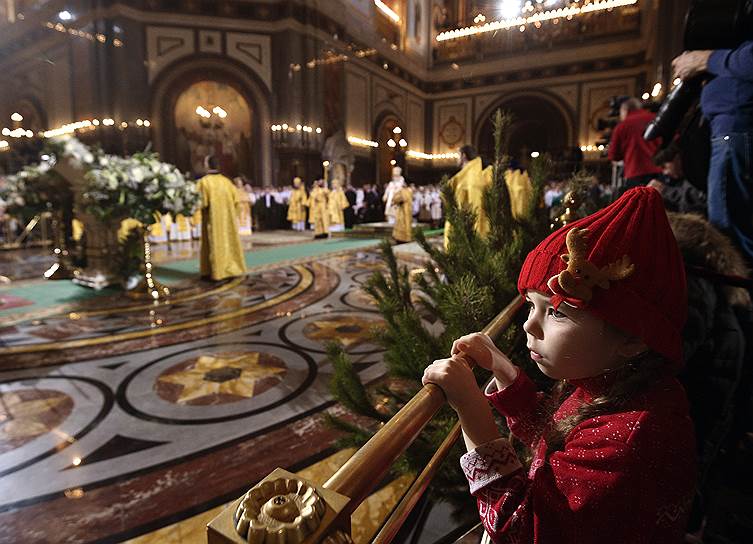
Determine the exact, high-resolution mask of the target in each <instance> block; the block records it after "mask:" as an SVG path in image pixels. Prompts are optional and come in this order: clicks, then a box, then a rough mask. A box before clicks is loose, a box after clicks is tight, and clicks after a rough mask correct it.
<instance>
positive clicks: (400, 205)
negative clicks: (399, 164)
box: [392, 182, 413, 242]
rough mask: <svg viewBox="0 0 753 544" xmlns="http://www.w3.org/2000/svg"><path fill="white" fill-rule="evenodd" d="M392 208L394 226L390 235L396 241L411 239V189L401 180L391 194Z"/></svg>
mask: <svg viewBox="0 0 753 544" xmlns="http://www.w3.org/2000/svg"><path fill="white" fill-rule="evenodd" d="M392 209H393V211H394V212H395V226H394V227H393V228H392V237H393V238H394V239H395V241H397V242H410V241H412V240H413V191H412V190H411V188H410V187H408V186H407V185H405V182H401V184H400V185H399V188H398V189H397V190H396V191H395V192H394V193H393V195H392Z"/></svg>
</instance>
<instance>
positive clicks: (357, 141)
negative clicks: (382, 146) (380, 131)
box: [348, 136, 379, 147]
mask: <svg viewBox="0 0 753 544" xmlns="http://www.w3.org/2000/svg"><path fill="white" fill-rule="evenodd" d="M348 142H350V143H351V144H352V145H356V146H360V147H379V144H378V143H377V142H375V141H373V140H366V139H364V138H358V137H357V136H348Z"/></svg>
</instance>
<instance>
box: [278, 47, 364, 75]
mask: <svg viewBox="0 0 753 544" xmlns="http://www.w3.org/2000/svg"><path fill="white" fill-rule="evenodd" d="M376 52H377V50H376V49H359V50H357V51H354V52H353V55H354V56H356V57H357V58H359V59H362V58H364V57H370V56H371V55H375V54H376ZM349 59H350V57H349V56H348V55H347V54H345V53H340V54H337V55H336V54H334V53H332V54H331V55H328V56H326V57H322V58H315V59H311V60H310V61H308V62H306V64H305V66H306V68H308V69H314V68H316V67H318V66H324V65H327V64H337V63H338V62H347V61H348V60H349ZM302 68H303V67H302V66H301V65H300V64H298V63H293V64H291V65H290V70H291V71H293V72H300V71H301V69H302Z"/></svg>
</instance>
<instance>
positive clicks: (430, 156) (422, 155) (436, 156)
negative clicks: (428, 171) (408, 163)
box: [405, 149, 460, 161]
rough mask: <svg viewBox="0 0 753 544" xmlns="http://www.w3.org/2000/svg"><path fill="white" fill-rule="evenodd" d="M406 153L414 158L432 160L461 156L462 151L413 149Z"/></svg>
mask: <svg viewBox="0 0 753 544" xmlns="http://www.w3.org/2000/svg"><path fill="white" fill-rule="evenodd" d="M405 154H406V155H407V156H408V157H411V158H413V159H426V160H430V161H443V160H449V159H459V158H460V153H422V152H421V151H414V150H412V149H409V150H408V151H406V152H405Z"/></svg>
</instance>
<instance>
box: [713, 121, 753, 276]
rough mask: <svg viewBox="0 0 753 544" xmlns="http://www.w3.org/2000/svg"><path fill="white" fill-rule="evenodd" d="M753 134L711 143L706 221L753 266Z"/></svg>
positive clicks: (720, 137) (728, 135)
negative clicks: (707, 219) (732, 241)
mask: <svg viewBox="0 0 753 544" xmlns="http://www.w3.org/2000/svg"><path fill="white" fill-rule="evenodd" d="M751 169H753V132H736V133H730V134H726V135H723V136H719V137H715V138H712V139H711V162H710V163H709V188H708V190H709V194H708V211H709V221H710V222H711V223H712V224H713V225H714V226H716V227H717V228H719V229H721V230H723V231H725V232H727V233H729V234H730V235H731V236H732V237H733V238H734V240H735V241H736V242H737V244H738V246H739V247H740V249H741V250H742V251H743V254H744V255H745V256H746V257H747V259H748V261H749V262H750V263H753V172H752V171H751Z"/></svg>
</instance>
